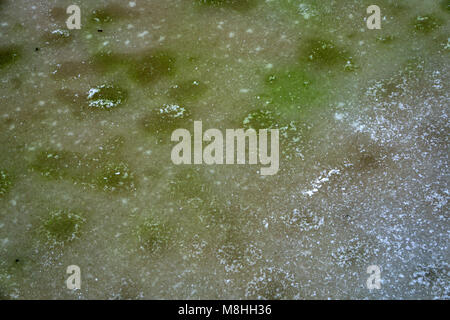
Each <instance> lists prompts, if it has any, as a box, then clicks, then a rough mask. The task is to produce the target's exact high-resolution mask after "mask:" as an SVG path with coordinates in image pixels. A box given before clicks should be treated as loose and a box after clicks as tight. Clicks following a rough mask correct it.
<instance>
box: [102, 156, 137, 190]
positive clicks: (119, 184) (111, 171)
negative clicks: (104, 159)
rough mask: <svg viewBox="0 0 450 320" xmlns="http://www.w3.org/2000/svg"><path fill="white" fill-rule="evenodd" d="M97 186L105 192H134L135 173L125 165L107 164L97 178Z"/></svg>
mask: <svg viewBox="0 0 450 320" xmlns="http://www.w3.org/2000/svg"><path fill="white" fill-rule="evenodd" d="M97 185H98V186H99V187H100V188H101V189H103V190H105V191H133V190H135V185H136V181H135V178H134V173H133V172H132V171H131V170H130V168H129V166H128V165H127V164H126V163H124V162H121V163H117V164H112V163H111V164H107V165H106V166H105V167H104V168H103V169H102V173H101V174H100V175H99V177H98V178H97Z"/></svg>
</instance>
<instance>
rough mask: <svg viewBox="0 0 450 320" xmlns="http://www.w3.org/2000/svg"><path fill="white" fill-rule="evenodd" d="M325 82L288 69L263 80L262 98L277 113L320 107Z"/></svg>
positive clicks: (296, 70)
mask: <svg viewBox="0 0 450 320" xmlns="http://www.w3.org/2000/svg"><path fill="white" fill-rule="evenodd" d="M325 85H326V82H325V81H322V82H321V83H320V85H319V82H318V81H317V80H316V79H315V78H313V77H312V76H310V75H309V74H308V73H306V72H305V71H303V70H298V69H294V68H293V69H290V70H286V71H280V72H278V73H275V74H270V75H268V76H266V78H265V88H266V89H265V91H264V92H263V93H262V94H261V97H262V98H265V99H267V100H266V103H269V104H270V105H273V106H274V108H276V110H277V111H280V112H284V111H286V110H287V109H298V108H299V107H300V108H306V107H313V106H320V105H322V104H323V102H324V98H325V97H326V95H327V93H328V90H327V88H326V87H325Z"/></svg>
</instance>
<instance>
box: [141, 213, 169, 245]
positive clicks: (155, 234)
mask: <svg viewBox="0 0 450 320" xmlns="http://www.w3.org/2000/svg"><path fill="white" fill-rule="evenodd" d="M135 234H136V236H137V238H138V241H139V244H140V246H141V248H142V249H145V250H146V251H150V252H151V253H156V252H159V251H161V250H163V249H164V248H166V247H167V246H168V244H169V242H170V240H171V237H172V232H171V228H170V227H168V226H167V225H166V224H164V223H162V222H160V221H157V220H155V219H153V218H147V219H146V220H145V222H144V223H143V224H141V225H140V226H139V227H138V228H137V230H136V231H135Z"/></svg>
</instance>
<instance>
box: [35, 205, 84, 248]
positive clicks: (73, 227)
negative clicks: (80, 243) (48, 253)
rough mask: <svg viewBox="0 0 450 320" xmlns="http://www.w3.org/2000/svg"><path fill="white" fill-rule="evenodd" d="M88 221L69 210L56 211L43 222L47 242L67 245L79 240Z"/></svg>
mask: <svg viewBox="0 0 450 320" xmlns="http://www.w3.org/2000/svg"><path fill="white" fill-rule="evenodd" d="M85 222H86V219H85V218H84V217H83V216H81V215H79V214H77V213H73V212H71V211H68V210H55V211H52V212H50V213H49V215H48V217H46V218H45V219H44V221H43V222H42V230H43V233H44V235H45V236H46V240H47V241H48V242H50V243H51V244H67V243H70V242H71V241H73V240H75V239H77V238H79V236H80V233H81V228H82V226H83V225H84V223H85Z"/></svg>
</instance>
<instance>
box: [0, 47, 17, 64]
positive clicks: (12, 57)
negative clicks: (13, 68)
mask: <svg viewBox="0 0 450 320" xmlns="http://www.w3.org/2000/svg"><path fill="white" fill-rule="evenodd" d="M19 58H20V50H19V48H18V47H16V46H7V47H0V69H1V68H4V67H6V66H8V65H11V64H13V63H15V62H16V61H17V60H18V59H19Z"/></svg>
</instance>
